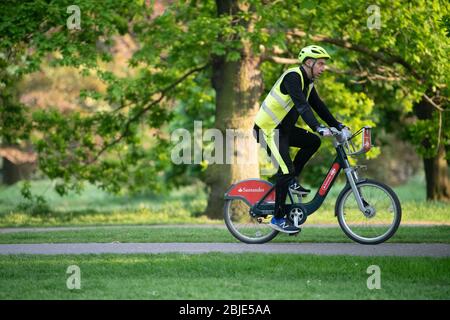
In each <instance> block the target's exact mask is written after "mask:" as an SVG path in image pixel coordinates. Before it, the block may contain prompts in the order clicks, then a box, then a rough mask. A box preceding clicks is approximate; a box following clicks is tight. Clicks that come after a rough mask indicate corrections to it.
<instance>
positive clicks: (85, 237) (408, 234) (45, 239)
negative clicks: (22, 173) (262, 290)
mask: <svg viewBox="0 0 450 320" xmlns="http://www.w3.org/2000/svg"><path fill="white" fill-rule="evenodd" d="M70 242H74V243H76V242H82V243H86V242H98V243H111V242H122V243H125V242H238V240H236V239H235V238H234V237H233V236H232V235H231V234H230V233H229V232H228V230H227V229H226V228H224V227H214V226H211V227H207V226H205V227H197V228H195V227H176V228H175V227H145V226H135V227H97V228H88V229H82V230H67V231H49V232H17V233H0V243H2V244H7V243H70ZM272 242H299V243H300V242H352V241H351V240H350V239H349V238H347V236H345V234H344V233H343V232H342V230H341V229H340V228H338V227H335V228H316V227H308V226H305V227H304V228H303V230H302V232H301V233H300V234H299V235H298V236H289V235H285V234H279V235H278V236H277V237H276V238H275V239H273V240H272ZM388 242H397V243H450V226H438V227H403V226H401V227H400V228H399V230H398V231H397V233H396V234H395V235H394V236H393V237H392V238H391V239H390V240H389V241H388Z"/></svg>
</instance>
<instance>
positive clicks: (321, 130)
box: [316, 124, 333, 137]
mask: <svg viewBox="0 0 450 320" xmlns="http://www.w3.org/2000/svg"><path fill="white" fill-rule="evenodd" d="M316 131H317V132H318V133H319V134H320V135H321V136H322V137H331V136H332V135H333V132H331V130H330V128H327V127H325V126H324V125H323V124H321V125H320V126H318V127H317V128H316Z"/></svg>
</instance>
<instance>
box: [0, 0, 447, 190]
mask: <svg viewBox="0 0 450 320" xmlns="http://www.w3.org/2000/svg"><path fill="white" fill-rule="evenodd" d="M246 3H247V4H248V5H249V10H248V11H246V10H242V7H243V6H241V7H240V9H239V8H238V5H243V3H241V2H239V3H238V2H236V3H235V6H234V7H233V10H232V12H231V14H228V13H227V14H222V15H218V14H217V7H216V6H217V4H219V5H221V4H222V2H221V1H218V2H215V1H176V2H174V3H173V4H171V5H168V7H167V8H166V9H165V11H164V12H163V13H162V14H160V15H156V14H153V12H152V8H151V5H148V4H147V2H146V1H145V2H144V1H137V0H136V1H121V2H118V1H115V0H104V1H96V0H83V1H78V2H77V5H78V6H79V7H80V10H81V30H68V29H67V27H66V21H67V18H68V17H69V15H70V14H68V13H67V11H66V9H67V7H68V6H69V5H72V3H71V1H69V0H63V1H44V0H37V1H19V0H16V1H14V0H8V1H2V2H1V3H0V11H1V12H2V17H1V20H0V35H1V36H0V87H1V91H0V139H1V141H2V142H3V143H7V144H20V143H22V142H23V141H24V140H31V141H32V142H33V143H34V146H35V147H36V149H37V151H38V153H39V166H40V169H41V170H42V171H43V172H44V173H45V175H47V176H48V177H49V178H51V179H55V181H58V183H57V184H55V186H56V190H57V192H58V193H60V194H66V193H67V192H68V191H69V190H81V188H82V187H83V182H85V181H87V182H90V183H95V184H98V185H99V186H100V187H101V188H103V189H105V190H109V191H114V192H119V191H120V190H130V191H135V192H139V191H142V190H145V189H153V190H155V191H161V192H162V191H164V190H165V189H166V188H169V187H170V186H173V185H174V184H181V183H184V182H186V181H189V178H191V177H193V176H195V177H200V178H201V177H202V173H201V168H200V167H199V166H190V167H183V168H182V167H180V166H173V165H172V163H171V161H170V148H171V144H170V143H169V136H170V132H171V131H172V130H174V129H176V128H178V127H183V128H186V129H189V128H191V127H192V125H193V121H194V120H202V121H203V125H204V127H208V128H209V127H212V124H213V121H214V91H213V89H212V86H211V81H210V80H211V78H212V76H213V74H214V71H216V70H215V68H216V67H217V65H216V63H217V61H219V59H218V58H222V57H224V58H225V59H226V60H228V61H237V60H239V59H243V58H246V55H248V54H249V53H246V52H243V43H244V42H249V43H250V44H251V47H252V49H253V54H255V55H260V56H261V57H263V60H262V61H263V63H262V64H261V65H260V66H261V70H262V72H263V78H264V84H265V91H266V92H268V90H270V88H271V86H272V84H273V83H274V81H275V80H276V79H277V78H278V76H279V75H280V74H281V72H282V70H283V69H285V66H282V65H279V64H276V63H274V62H271V61H270V60H269V59H267V57H268V56H271V55H276V54H278V52H282V53H281V55H283V57H286V58H295V57H296V56H297V53H298V51H299V49H300V48H301V47H302V46H304V45H306V44H311V43H317V42H320V41H322V42H324V44H323V45H324V46H325V47H326V48H327V49H328V50H330V52H331V54H332V56H333V59H332V61H331V65H332V67H333V70H334V71H333V70H331V71H332V72H333V74H328V76H325V77H323V79H321V81H320V83H319V84H318V91H319V93H320V95H321V96H322V98H323V100H324V101H325V102H326V103H327V105H328V106H329V107H330V108H331V110H332V111H333V113H335V114H336V115H337V117H338V119H339V120H341V121H343V122H344V123H346V124H347V125H348V126H350V127H351V128H352V129H353V130H356V129H359V128H360V127H361V126H363V125H372V126H377V127H384V128H388V129H391V130H394V131H396V132H399V131H402V130H403V128H405V131H406V132H407V134H406V137H408V139H409V140H410V141H412V142H413V143H414V144H415V145H416V146H418V150H419V152H420V153H421V154H423V155H427V156H428V155H431V154H432V153H433V152H435V145H436V141H435V140H433V139H435V137H437V130H438V126H436V119H437V117H433V120H430V121H428V122H420V121H416V120H413V125H411V126H410V127H407V126H405V125H400V126H399V125H398V124H399V123H402V121H405V119H410V118H411V115H412V113H413V112H414V109H413V106H414V104H415V103H416V102H417V101H419V99H420V98H421V97H422V96H423V94H424V93H429V94H430V95H432V96H433V97H434V98H436V99H438V98H439V99H441V100H440V104H441V107H442V108H444V109H445V108H448V107H447V106H448V74H449V72H450V70H449V68H450V67H449V63H448V52H449V39H448V16H449V4H448V3H446V2H442V1H438V0H434V1H431V2H417V3H414V4H412V3H410V2H404V1H399V0H398V1H387V0H383V1H379V2H378V3H377V5H378V6H379V8H380V17H381V26H380V28H379V29H369V28H368V24H367V21H368V18H369V15H370V14H369V13H368V12H367V6H368V5H367V2H365V1H362V0H358V1H344V2H342V1H328V2H326V3H319V4H317V3H316V2H314V1H299V0H298V1H274V2H261V1H256V0H251V1H247V2H246ZM150 16H151V17H150ZM248 24H250V26H251V27H248V28H247V25H248ZM296 31H301V32H303V33H304V34H303V35H302V36H299V35H298V34H299V33H296ZM124 34H129V35H131V36H132V38H133V41H135V43H136V48H137V49H136V50H135V51H134V52H133V55H132V57H131V58H130V59H129V60H128V66H127V67H126V68H125V69H126V71H125V72H122V73H120V72H116V71H115V70H113V69H112V68H111V67H110V65H108V63H112V62H113V58H114V56H113V51H114V50H113V48H114V45H115V44H116V42H120V41H118V39H120V38H118V37H119V36H120V35H124ZM300 34H301V33H300ZM46 64H49V65H50V66H52V67H60V66H67V67H69V66H70V67H73V68H75V70H78V72H79V73H80V74H82V75H83V76H88V75H89V76H92V77H96V78H97V79H98V81H100V82H101V83H102V85H103V86H104V87H105V90H99V89H98V88H95V87H94V88H86V87H83V88H81V89H82V91H81V93H80V104H83V103H84V104H87V103H86V101H90V106H91V107H90V108H89V109H86V108H85V109H82V110H80V109H75V110H64V111H63V110H61V109H60V108H59V107H60V106H58V105H53V106H51V107H53V108H51V107H47V108H45V109H44V110H38V109H36V108H35V109H30V108H26V107H25V106H24V105H23V104H21V103H20V102H19V92H18V87H17V84H18V82H19V81H20V79H21V78H22V77H23V76H24V75H25V74H28V73H30V72H33V71H37V70H39V69H40V68H41V67H42V66H43V65H46ZM433 97H432V98H433ZM263 98H264V96H262V97H261V100H262V99H263ZM436 101H437V100H436ZM447 113H448V112H447ZM445 117H447V116H445ZM446 124H448V121H444V125H446ZM444 128H445V127H444ZM446 131H448V130H443V132H446ZM427 139H428V140H427ZM425 140H427V141H428V142H429V143H428V144H426V145H424V144H423V142H424V141H425ZM449 140H450V139H449V137H448V134H446V135H444V136H443V137H442V139H441V141H443V143H445V144H446V146H448V141H449ZM433 146H434V147H433ZM329 150H330V148H329V147H328V148H325V149H324V152H325V156H324V158H325V159H328V158H329V154H326V152H329ZM375 151H376V152H377V150H375ZM376 152H375V153H374V154H371V155H369V156H375V155H376ZM325 163H326V164H325V165H323V166H320V167H318V169H317V170H321V171H324V170H326V169H327V166H328V161H325ZM314 176H319V175H318V174H314ZM306 179H307V180H308V181H309V182H313V180H314V177H313V176H311V177H309V178H306Z"/></svg>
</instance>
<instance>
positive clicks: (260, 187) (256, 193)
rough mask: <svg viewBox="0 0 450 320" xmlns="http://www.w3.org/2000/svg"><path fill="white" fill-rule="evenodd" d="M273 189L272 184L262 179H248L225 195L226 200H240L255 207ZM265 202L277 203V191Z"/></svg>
mask: <svg viewBox="0 0 450 320" xmlns="http://www.w3.org/2000/svg"><path fill="white" fill-rule="evenodd" d="M271 189H272V184H271V183H270V182H268V181H265V180H261V179H248V180H243V181H240V182H238V183H236V184H234V185H232V186H231V188H230V189H229V190H228V191H227V192H226V193H225V199H233V198H240V199H243V200H244V201H245V202H247V203H248V204H250V205H254V204H255V203H257V202H258V201H260V200H261V198H263V196H264V195H266V194H267V193H268V192H269V191H270V190H271ZM264 201H265V202H275V190H272V192H270V193H269V194H268V195H267V196H266V197H264Z"/></svg>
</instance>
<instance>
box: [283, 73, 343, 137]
mask: <svg viewBox="0 0 450 320" xmlns="http://www.w3.org/2000/svg"><path fill="white" fill-rule="evenodd" d="M300 71H301V72H302V75H303V81H304V89H303V91H302V90H299V88H301V85H302V80H301V79H300V75H299V74H298V73H297V72H294V71H293V72H289V73H288V74H286V75H285V76H284V78H283V80H282V82H281V85H280V90H281V92H282V93H283V94H289V96H290V97H291V99H292V101H293V102H294V107H293V108H292V109H291V110H290V111H289V112H288V114H287V115H286V116H285V117H284V118H283V120H282V121H281V123H280V125H279V126H280V128H281V129H285V130H289V129H290V128H292V127H293V126H295V124H296V123H297V120H298V117H299V116H301V117H302V119H303V120H304V121H305V122H306V124H307V125H308V126H309V127H310V128H311V129H312V130H313V131H316V129H317V127H318V126H319V124H320V123H319V121H317V119H316V117H315V116H314V113H313V112H312V110H311V107H312V108H313V109H314V111H316V113H317V114H318V115H319V117H320V118H322V119H323V120H324V121H325V122H326V123H327V124H328V126H330V127H335V128H337V127H338V126H339V124H340V123H339V122H338V121H337V120H336V119H335V118H334V117H333V115H332V114H331V113H330V111H329V110H328V108H327V106H326V105H325V103H323V101H322V100H321V99H320V97H319V95H318V94H317V91H316V88H314V87H313V89H312V90H311V93H310V95H309V99H308V100H306V93H307V92H308V88H309V84H310V83H311V80H309V79H308V76H307V74H306V71H305V70H304V69H303V67H300Z"/></svg>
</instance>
